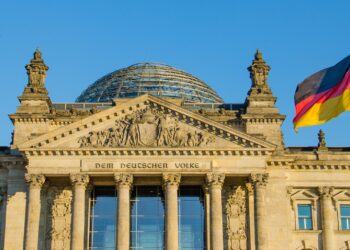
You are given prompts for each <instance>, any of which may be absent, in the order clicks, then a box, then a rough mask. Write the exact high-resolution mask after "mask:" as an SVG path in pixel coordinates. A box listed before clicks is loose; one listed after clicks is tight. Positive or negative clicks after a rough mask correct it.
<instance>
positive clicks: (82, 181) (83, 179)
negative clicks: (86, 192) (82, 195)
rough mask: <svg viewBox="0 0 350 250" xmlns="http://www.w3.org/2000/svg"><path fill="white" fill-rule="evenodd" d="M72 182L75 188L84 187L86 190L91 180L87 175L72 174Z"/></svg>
mask: <svg viewBox="0 0 350 250" xmlns="http://www.w3.org/2000/svg"><path fill="white" fill-rule="evenodd" d="M70 180H71V182H72V185H73V186H74V187H83V188H86V187H87V185H88V184H89V181H90V178H89V175H87V174H71V175H70Z"/></svg>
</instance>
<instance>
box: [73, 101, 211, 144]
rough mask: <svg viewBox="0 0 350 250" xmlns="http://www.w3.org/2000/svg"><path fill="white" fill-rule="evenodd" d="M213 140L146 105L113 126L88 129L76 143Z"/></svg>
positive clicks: (205, 142) (183, 142)
mask: <svg viewBox="0 0 350 250" xmlns="http://www.w3.org/2000/svg"><path fill="white" fill-rule="evenodd" d="M213 142H215V138H214V137H213V136H210V135H206V134H204V133H203V132H201V131H200V132H198V131H196V130H195V129H188V128H186V127H185V126H183V125H182V126H180V125H179V122H178V120H177V119H176V118H174V117H171V116H169V115H165V114H162V113H160V112H158V111H154V110H151V109H149V108H147V109H145V110H142V111H137V112H135V113H134V114H132V115H127V116H125V117H124V118H122V119H119V120H117V121H116V122H115V127H113V128H109V129H106V130H102V131H92V132H90V133H89V134H88V135H87V136H83V137H80V138H79V139H78V143H79V145H80V147H82V148H84V147H123V146H126V147H129V146H157V147H200V146H204V145H208V144H210V143H213Z"/></svg>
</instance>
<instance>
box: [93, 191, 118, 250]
mask: <svg viewBox="0 0 350 250" xmlns="http://www.w3.org/2000/svg"><path fill="white" fill-rule="evenodd" d="M90 206H91V213H90V234H89V236H90V244H89V245H90V247H89V249H91V250H100V249H104V250H108V249H110V250H112V249H113V250H114V249H115V247H116V234H117V228H116V225H117V194H116V190H115V187H96V188H94V190H93V191H92V197H91V201H90Z"/></svg>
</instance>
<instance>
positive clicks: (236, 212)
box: [226, 186, 247, 250]
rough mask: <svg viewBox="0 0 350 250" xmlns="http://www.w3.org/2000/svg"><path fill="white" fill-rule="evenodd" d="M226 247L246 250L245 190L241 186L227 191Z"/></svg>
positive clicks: (232, 249)
mask: <svg viewBox="0 0 350 250" xmlns="http://www.w3.org/2000/svg"><path fill="white" fill-rule="evenodd" d="M226 216H227V224H226V231H227V238H228V249H230V250H246V249H247V236H246V192H245V190H244V189H243V188H242V186H236V187H233V188H232V189H231V190H230V191H229V192H228V199H227V203H226Z"/></svg>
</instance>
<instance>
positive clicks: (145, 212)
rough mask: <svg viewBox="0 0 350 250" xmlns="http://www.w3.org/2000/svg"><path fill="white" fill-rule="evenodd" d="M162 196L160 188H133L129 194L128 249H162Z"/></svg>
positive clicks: (163, 209) (163, 212)
mask: <svg viewBox="0 0 350 250" xmlns="http://www.w3.org/2000/svg"><path fill="white" fill-rule="evenodd" d="M164 205H165V204H164V194H163V191H162V187H160V186H135V187H134V188H133V191H132V194H131V247H130V249H135V250H136V249H145V250H163V249H164V219H165V207H164Z"/></svg>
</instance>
